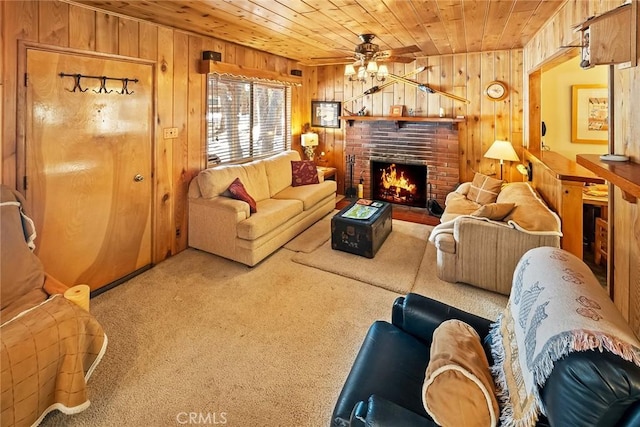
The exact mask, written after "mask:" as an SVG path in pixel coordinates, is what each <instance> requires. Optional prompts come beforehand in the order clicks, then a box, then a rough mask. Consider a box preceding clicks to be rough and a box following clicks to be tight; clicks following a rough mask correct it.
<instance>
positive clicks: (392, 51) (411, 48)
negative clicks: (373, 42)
mask: <svg viewBox="0 0 640 427" xmlns="http://www.w3.org/2000/svg"><path fill="white" fill-rule="evenodd" d="M382 52H385V53H386V54H387V55H389V56H396V55H404V54H405V53H416V52H420V48H419V47H418V46H415V45H414V46H405V47H399V48H397V49H387V50H383V51H382Z"/></svg>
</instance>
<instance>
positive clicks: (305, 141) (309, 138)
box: [300, 132, 318, 160]
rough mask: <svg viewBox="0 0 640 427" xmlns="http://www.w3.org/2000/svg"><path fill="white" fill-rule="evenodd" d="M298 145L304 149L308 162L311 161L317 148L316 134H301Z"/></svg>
mask: <svg viewBox="0 0 640 427" xmlns="http://www.w3.org/2000/svg"><path fill="white" fill-rule="evenodd" d="M300 145H302V146H303V147H304V154H305V155H306V156H307V158H308V159H309V160H313V156H314V155H315V147H317V146H318V134H317V133H313V132H308V133H303V134H302V137H301V142H300Z"/></svg>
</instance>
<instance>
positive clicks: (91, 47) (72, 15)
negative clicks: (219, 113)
mask: <svg viewBox="0 0 640 427" xmlns="http://www.w3.org/2000/svg"><path fill="white" fill-rule="evenodd" d="M0 14H1V17H2V34H1V36H2V59H3V60H2V66H0V77H1V79H0V80H1V81H2V85H1V86H0V93H1V94H2V95H3V96H2V99H3V102H2V104H1V105H2V107H0V108H1V110H0V113H1V114H0V116H1V117H2V119H1V120H2V147H1V150H2V151H1V157H2V163H1V169H0V173H1V176H2V182H3V183H4V184H7V185H9V186H11V187H14V188H17V187H16V181H17V178H16V170H17V152H18V149H19V147H18V144H19V141H20V138H18V136H17V135H16V132H17V128H18V127H17V120H18V119H17V111H16V105H17V93H18V86H17V85H18V84H19V82H20V78H19V77H18V76H17V75H16V74H17V71H16V70H17V62H18V60H19V52H18V40H24V41H29V42H34V43H40V44H43V45H51V46H56V47H61V48H70V49H78V50H82V51H86V52H100V53H106V54H113V55H119V56H126V57H133V58H141V59H146V60H152V61H155V62H156V70H155V73H156V75H155V86H156V103H155V105H156V111H155V113H156V115H155V120H156V123H155V140H154V146H155V158H154V165H155V171H154V182H155V186H156V191H155V201H154V215H155V221H154V223H155V232H154V254H153V260H154V262H155V263H157V262H160V261H162V260H163V259H165V258H167V257H169V256H171V255H172V254H176V253H178V252H180V251H181V250H183V249H185V248H186V247H187V232H188V230H187V208H188V204H187V188H188V184H189V182H190V180H191V179H192V177H193V176H195V175H196V174H197V173H198V171H200V170H201V169H202V168H203V167H204V139H205V138H204V133H203V132H204V131H203V129H204V128H203V119H204V105H205V104H204V101H205V76H204V75H201V74H199V73H198V72H197V70H198V60H199V58H200V57H201V52H202V51H203V50H213V51H216V52H221V53H222V60H223V61H224V62H229V63H234V64H237V65H242V66H245V67H249V68H260V69H263V70H270V71H279V72H284V73H289V72H290V70H291V69H303V75H304V77H305V78H306V79H307V80H308V79H309V76H307V71H308V70H307V69H304V68H302V67H299V66H298V65H297V62H294V61H291V60H288V59H286V58H282V57H278V56H275V55H271V54H268V53H265V52H260V51H256V50H253V49H249V48H245V47H242V46H238V45H235V44H232V43H227V42H224V41H222V40H217V39H213V38H206V37H201V36H195V35H192V34H188V33H185V32H181V31H176V30H173V29H171V28H166V27H161V26H157V25H154V24H150V23H146V22H141V21H136V20H132V19H127V18H124V17H120V16H115V15H110V14H105V13H101V12H96V11H94V10H92V9H88V8H85V7H82V6H77V5H74V4H68V3H65V2H61V1H10V2H2V3H1V5H0ZM311 77H312V76H311ZM305 89H306V88H305ZM292 99H293V102H294V103H293V111H292V119H293V126H292V128H293V131H294V135H296V136H297V138H294V147H297V148H298V149H299V145H300V143H299V139H300V138H299V134H300V128H301V123H300V122H301V120H302V117H308V116H309V111H308V110H309V108H310V107H309V102H308V100H309V99H310V98H309V95H307V94H306V91H305V90H303V89H302V88H294V90H293V94H292ZM300 107H302V108H300ZM165 127H177V128H178V130H179V136H178V138H176V139H166V140H165V139H163V137H162V129H163V128H165Z"/></svg>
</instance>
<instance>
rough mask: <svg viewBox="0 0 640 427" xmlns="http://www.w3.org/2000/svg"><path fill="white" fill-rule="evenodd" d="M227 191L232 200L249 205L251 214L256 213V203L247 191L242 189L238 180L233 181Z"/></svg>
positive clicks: (242, 186)
mask: <svg viewBox="0 0 640 427" xmlns="http://www.w3.org/2000/svg"><path fill="white" fill-rule="evenodd" d="M228 190H229V193H231V197H233V198H234V199H238V200H242V201H243V202H247V203H249V210H250V211H251V213H256V212H258V208H257V206H256V201H255V200H253V197H251V196H250V195H249V193H247V189H246V188H244V185H242V182H241V181H240V178H236V179H234V180H233V182H232V183H231V185H230V186H229V188H228Z"/></svg>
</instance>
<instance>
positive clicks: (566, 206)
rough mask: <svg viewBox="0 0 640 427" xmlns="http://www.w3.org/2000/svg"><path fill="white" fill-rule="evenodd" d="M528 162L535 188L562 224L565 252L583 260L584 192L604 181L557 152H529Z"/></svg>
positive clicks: (526, 152)
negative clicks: (585, 185) (588, 184)
mask: <svg viewBox="0 0 640 427" xmlns="http://www.w3.org/2000/svg"><path fill="white" fill-rule="evenodd" d="M524 158H525V160H526V161H529V162H531V165H532V168H533V179H532V185H533V187H534V188H535V189H536V190H537V191H538V193H540V195H541V196H542V197H543V198H544V200H545V201H546V202H547V203H548V204H549V207H551V209H553V210H554V211H555V212H556V213H557V214H558V216H559V217H560V219H561V220H562V248H563V249H566V250H567V251H569V252H571V253H572V254H574V255H576V256H577V257H579V258H580V259H582V245H583V241H582V237H583V236H582V221H583V218H582V204H583V200H582V188H583V187H584V184H585V183H596V184H602V183H604V182H605V181H604V179H602V178H600V177H599V176H597V175H596V174H594V173H593V172H591V171H590V170H588V169H586V168H584V167H582V166H580V165H579V164H577V163H576V162H574V161H573V160H570V159H568V158H566V157H564V156H563V155H561V154H558V153H554V152H553V151H542V152H541V153H540V154H539V155H538V156H536V155H533V154H531V153H530V152H528V151H526V150H525V155H524Z"/></svg>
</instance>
